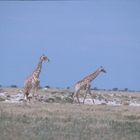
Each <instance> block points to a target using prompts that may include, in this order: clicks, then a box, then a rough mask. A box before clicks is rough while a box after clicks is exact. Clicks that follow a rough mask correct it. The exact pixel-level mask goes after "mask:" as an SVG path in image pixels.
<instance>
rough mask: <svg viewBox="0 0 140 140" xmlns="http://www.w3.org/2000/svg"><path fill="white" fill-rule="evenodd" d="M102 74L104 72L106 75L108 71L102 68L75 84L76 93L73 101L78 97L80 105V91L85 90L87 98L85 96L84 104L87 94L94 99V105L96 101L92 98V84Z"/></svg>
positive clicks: (73, 95)
mask: <svg viewBox="0 0 140 140" xmlns="http://www.w3.org/2000/svg"><path fill="white" fill-rule="evenodd" d="M101 72H104V73H106V70H105V69H104V68H103V67H102V66H101V67H99V68H98V69H97V70H96V71H95V72H93V73H91V74H89V75H88V76H86V77H85V78H83V79H82V80H80V81H78V82H77V83H76V84H75V88H74V92H73V94H72V97H73V100H74V97H75V96H76V98H77V101H78V103H79V104H80V101H79V94H80V91H81V90H85V93H86V94H85V96H84V100H83V104H84V102H85V99H86V96H87V94H90V96H91V98H92V101H93V103H94V99H93V97H92V94H91V89H90V88H91V82H92V81H93V80H94V79H95V78H96V77H97V76H98V75H99V74H100V73H101Z"/></svg>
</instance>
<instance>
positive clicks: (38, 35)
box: [0, 0, 140, 90]
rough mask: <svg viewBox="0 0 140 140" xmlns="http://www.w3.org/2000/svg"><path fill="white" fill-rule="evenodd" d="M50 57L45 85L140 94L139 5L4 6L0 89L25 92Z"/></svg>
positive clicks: (97, 1) (98, 1) (112, 1)
mask: <svg viewBox="0 0 140 140" xmlns="http://www.w3.org/2000/svg"><path fill="white" fill-rule="evenodd" d="M43 53H44V54H46V55H47V56H48V57H49V58H50V60H51V62H50V63H44V65H43V69H42V73H41V75H40V81H41V85H42V86H45V85H49V86H51V87H60V88H65V87H68V86H69V87H73V85H74V84H75V83H76V82H77V81H79V80H81V79H82V78H83V77H84V76H86V75H87V74H90V73H91V72H93V71H95V70H96V69H97V68H98V67H99V66H101V65H102V66H103V67H104V68H105V69H106V71H107V73H106V74H101V75H99V76H98V77H97V78H96V79H95V80H94V81H93V82H92V87H93V88H94V87H98V88H101V89H112V88H116V87H117V88H120V89H124V88H128V89H135V90H140V1H139V0H93V1H88V2H87V1H76V2H75V1H67V2H63V1H53V2H51V1H41V2H39V1H38V2H33V1H30V2H27V1H25V2H23V1H20V2H18V1H12V2H10V1H7V2H4V1H0V65H1V66H0V85H3V86H10V85H13V84H15V85H18V86H21V87H22V86H23V83H24V80H25V78H26V77H27V76H28V75H30V74H31V73H32V71H33V70H34V69H35V67H36V65H37V63H38V60H39V57H40V55H42V54H43Z"/></svg>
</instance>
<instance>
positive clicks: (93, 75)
mask: <svg viewBox="0 0 140 140" xmlns="http://www.w3.org/2000/svg"><path fill="white" fill-rule="evenodd" d="M100 72H101V71H100V70H99V69H97V70H96V71H95V72H94V73H92V74H90V75H88V76H87V77H85V78H84V79H85V80H88V81H89V82H91V81H92V80H94V79H95V78H96V77H97V76H98V75H99V74H100Z"/></svg>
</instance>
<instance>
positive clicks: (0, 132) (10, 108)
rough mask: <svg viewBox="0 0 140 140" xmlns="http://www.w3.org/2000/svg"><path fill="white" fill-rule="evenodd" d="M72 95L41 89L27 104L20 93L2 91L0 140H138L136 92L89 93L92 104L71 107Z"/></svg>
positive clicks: (139, 97)
mask: <svg viewBox="0 0 140 140" xmlns="http://www.w3.org/2000/svg"><path fill="white" fill-rule="evenodd" d="M72 92H73V91H72V90H70V89H69V90H68V89H40V90H39V91H38V94H37V95H36V100H34V101H31V102H30V103H27V102H25V101H24V100H23V93H22V89H19V88H1V90H0V139H1V140H11V139H14V140H19V139H24V140H38V139H41V140H85V139H86V140H132V139H133V140H134V139H135V140H139V139H140V109H139V106H140V93H139V92H122V91H121V92H120V91H92V94H93V97H94V100H95V104H92V102H91V99H90V96H88V97H87V99H86V102H85V104H84V105H83V104H80V105H79V104H77V103H76V101H75V102H74V103H72V99H71V96H70V95H71V93H72ZM82 98H83V96H82V93H81V96H80V100H81V102H82Z"/></svg>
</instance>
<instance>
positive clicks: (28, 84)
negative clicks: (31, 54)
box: [24, 54, 50, 101]
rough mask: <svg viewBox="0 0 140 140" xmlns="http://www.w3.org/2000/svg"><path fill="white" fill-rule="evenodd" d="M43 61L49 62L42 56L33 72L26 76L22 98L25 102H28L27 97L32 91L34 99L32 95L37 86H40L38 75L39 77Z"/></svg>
mask: <svg viewBox="0 0 140 140" xmlns="http://www.w3.org/2000/svg"><path fill="white" fill-rule="evenodd" d="M44 61H48V62H49V61H50V60H49V58H48V57H47V56H45V55H44V54H43V55H42V56H41V57H40V59H39V63H38V65H37V67H36V69H35V70H34V71H33V73H32V74H31V75H30V76H28V77H27V78H26V80H25V82H24V97H25V100H29V101H30V98H29V97H28V96H29V93H30V91H31V90H33V96H32V97H34V94H35V93H36V91H37V89H38V87H39V84H40V81H39V75H40V72H41V69H42V63H43V62H44Z"/></svg>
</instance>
